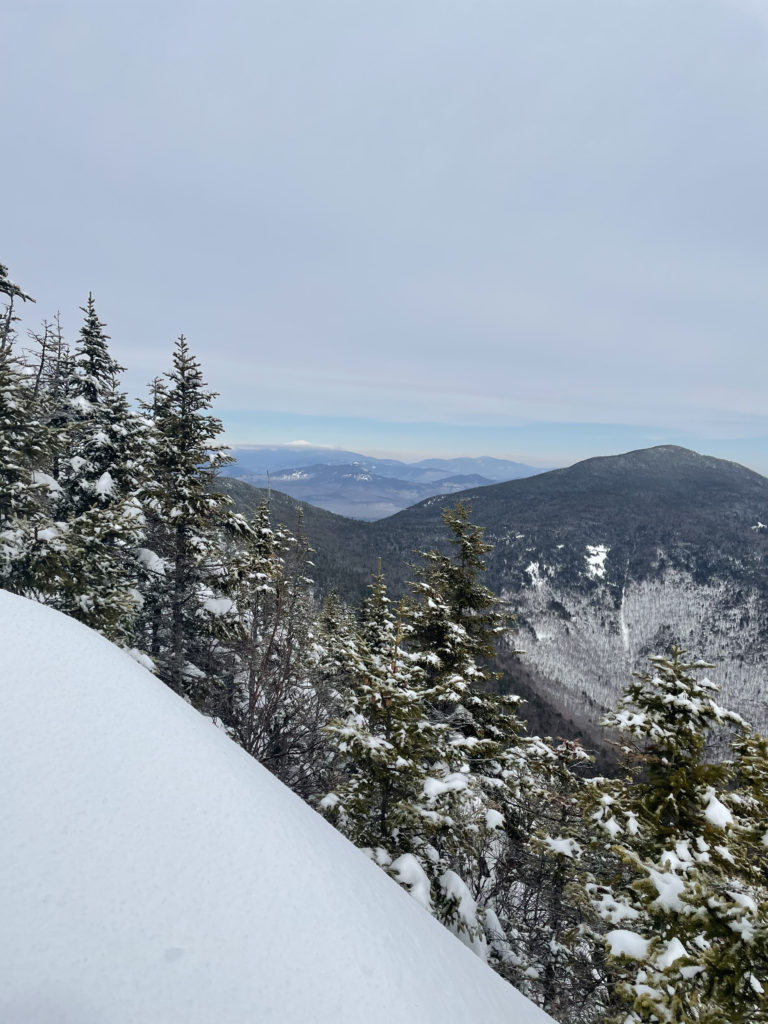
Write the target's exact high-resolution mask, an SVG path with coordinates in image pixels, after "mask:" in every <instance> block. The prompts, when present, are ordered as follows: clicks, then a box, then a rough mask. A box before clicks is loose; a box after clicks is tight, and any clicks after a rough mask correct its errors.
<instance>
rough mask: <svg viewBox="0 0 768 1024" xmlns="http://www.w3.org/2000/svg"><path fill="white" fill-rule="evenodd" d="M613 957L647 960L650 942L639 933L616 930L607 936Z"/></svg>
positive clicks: (622, 929)
mask: <svg viewBox="0 0 768 1024" xmlns="http://www.w3.org/2000/svg"><path fill="white" fill-rule="evenodd" d="M605 938H606V941H607V943H608V948H609V949H610V951H611V956H628V957H631V958H632V959H633V960H645V958H646V957H647V956H648V940H647V939H644V938H643V937H642V935H638V934H637V932H630V931H628V930H627V929H626V928H615V929H614V930H613V931H612V932H608V933H607V934H606V936H605Z"/></svg>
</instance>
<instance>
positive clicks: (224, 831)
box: [0, 592, 550, 1024]
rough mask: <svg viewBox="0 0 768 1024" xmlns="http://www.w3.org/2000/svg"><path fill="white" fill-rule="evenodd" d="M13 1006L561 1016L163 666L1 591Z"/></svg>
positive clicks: (268, 1018) (1, 759)
mask: <svg viewBox="0 0 768 1024" xmlns="http://www.w3.org/2000/svg"><path fill="white" fill-rule="evenodd" d="M0 665H2V670H0V774H1V775H2V778H3V780H4V784H3V786H2V788H1V789H0V873H1V877H2V878H3V901H2V902H3V907H2V914H0V1020H2V1021H3V1024H54V1022H55V1024H103V1022H104V1021H109V1022H110V1024H128V1022H132V1024H139V1022H140V1024H212V1022H214V1021H215V1022H216V1024H246V1022H247V1024H260V1022H275V1024H277V1022H280V1024H292V1022H295V1024H298V1022H302V1024H304V1022H313V1024H314V1022H321V1024H322V1022H333V1024H344V1022H349V1024H353V1022H354V1024H359V1022H360V1021H365V1022H366V1024H376V1022H382V1024H384V1022H385V1021H386V1022H387V1024H391V1022H392V1021H398V1022H403V1024H432V1022H434V1024H438V1022H440V1024H450V1022H456V1024H460V1022H461V1024H469V1022H472V1024H474V1022H476V1021H478V1022H480V1021H482V1022H483V1024H494V1022H499V1024H501V1022H504V1024H544V1022H546V1021H549V1020H550V1018H549V1017H547V1016H546V1014H544V1013H542V1012H541V1011H540V1010H538V1009H537V1008H536V1007H534V1006H533V1005H532V1004H531V1003H529V1002H528V1001H527V1000H526V999H524V998H523V997H522V996H521V995H519V993H517V992H516V991H515V990H514V989H513V988H511V987H510V986H508V985H507V984H506V983H505V982H503V981H501V980H500V979H499V978H498V977H496V975H494V974H493V972H492V971H491V970H490V969H489V968H488V967H486V966H485V965H484V964H483V963H481V962H480V960H479V959H478V958H477V957H476V956H474V955H473V954H472V953H471V952H470V951H469V950H468V949H466V948H465V947H464V946H463V945H462V944H461V943H460V942H458V941H457V940H456V939H455V938H454V937H453V936H451V935H450V934H449V933H448V932H447V931H445V930H444V929H443V928H441V927H440V925H438V924H437V923H436V922H435V921H434V920H433V919H432V918H431V917H430V916H429V915H428V914H426V913H425V912H424V911H423V910H422V909H421V908H420V907H419V906H418V905H417V903H416V902H415V900H413V899H411V898H410V897H409V896H408V895H407V894H406V893H405V892H403V891H402V890H401V889H400V888H399V887H398V886H397V884H396V883H395V882H394V881H392V880H391V879H389V878H387V877H386V875H385V874H384V872H382V871H381V870H380V868H378V867H376V866H375V865H374V864H372V863H370V862H369V861H368V859H367V858H366V857H365V856H364V855H363V854H361V853H360V852H359V851H357V850H355V849H354V848H353V847H352V846H351V845H350V844H349V843H348V842H347V841H346V840H345V839H344V838H343V837H342V836H340V835H339V834H338V833H336V832H335V831H334V830H333V829H332V828H331V827H330V826H329V825H328V824H326V822H324V821H323V820H322V819H321V818H320V816H319V815H317V814H315V813H314V812H313V811H312V810H310V809H309V808H308V807H306V806H305V805H304V804H303V803H302V802H301V801H300V800H299V799H298V798H296V797H295V796H293V794H291V793H290V792H288V791H287V790H286V789H285V788H284V787H283V786H282V785H281V784H280V783H278V782H277V781H276V780H275V779H273V778H272V777H271V776H270V775H269V774H268V773H267V772H266V771H265V770H264V769H262V768H261V766H260V765H258V764H256V762H254V761H253V760H251V759H250V758H249V757H248V756H247V755H246V754H244V753H243V752H242V751H241V750H240V749H239V748H238V747H236V746H235V744H233V743H232V742H231V741H230V740H228V739H227V738H226V737H225V736H224V735H223V734H222V733H221V732H220V731H218V730H217V729H216V728H215V727H214V726H213V725H211V724H210V723H209V722H208V721H207V720H206V719H204V718H202V717H201V716H200V715H198V714H197V713H196V712H195V711H193V710H192V709H191V708H190V707H188V706H187V705H186V704H185V703H184V702H183V701H181V700H180V699H179V698H178V697H176V696H175V695H174V694H173V693H171V691H170V690H168V689H166V688H165V687H164V686H163V685H162V684H160V683H159V682H158V681H157V680H156V679H154V678H153V677H152V676H151V675H150V674H149V673H148V672H147V671H146V670H145V669H143V668H142V667H141V666H140V665H137V664H136V662H135V661H134V660H133V659H132V658H131V657H129V656H128V655H127V654H125V653H123V652H121V651H119V650H117V649H116V648H115V647H113V646H112V645H111V644H109V643H107V641H105V640H103V639H102V638H101V637H99V636H97V635H95V634H94V633H92V632H91V631H89V630H88V629H86V628H85V627H84V626H81V625H80V624H79V623H76V622H74V621H72V620H70V619H67V618H65V617H64V616H63V615H60V614H58V613H56V612H53V611H51V610H50V609H47V608H43V607H41V606H40V605H36V604H33V603H31V602H28V601H25V600H23V599H21V598H17V597H13V596H11V595H9V594H6V593H4V592H0Z"/></svg>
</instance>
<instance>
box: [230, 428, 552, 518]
mask: <svg viewBox="0 0 768 1024" xmlns="http://www.w3.org/2000/svg"><path fill="white" fill-rule="evenodd" d="M232 455H233V456H234V457H235V459H236V461H235V462H234V463H233V464H231V465H230V466H227V467H226V468H225V470H224V472H225V473H226V475H227V476H232V477H234V478H235V479H237V480H244V481H245V482H246V483H249V484H252V485H253V486H255V487H274V488H276V489H277V490H280V491H283V492H284V493H285V494H289V495H290V496H291V497H293V498H296V499H298V500H299V501H302V502H308V503H309V504H311V505H315V506H317V507H318V508H324V509H326V510H328V511H330V512H335V513H337V514H338V515H343V516H349V517H351V518H353V519H363V520H375V519H383V518H385V517H386V516H391V515H393V514H394V513H395V512H399V511H401V510H402V509H404V508H408V507H409V506H410V505H415V504H417V503H418V502H420V501H423V500H424V499H425V498H429V497H433V496H434V495H438V494H453V493H455V492H456V491H461V490H466V489H467V488H468V487H479V486H483V485H485V484H492V483H497V482H499V481H502V480H517V479H520V478H522V477H527V476H533V475H534V474H535V473H540V472H542V470H540V469H536V468H534V467H533V466H526V465H524V464H523V463H520V462H510V461H509V460H507V459H494V458H491V457H489V456H482V457H480V458H456V459H423V460H422V461H421V462H400V461H398V460H397V459H374V458H370V457H369V456H366V455H361V454H360V453H358V452H349V451H343V450H341V449H337V448H319V447H315V446H312V445H308V444H303V443H298V444H292V445H277V446H273V447H242V448H233V449H232Z"/></svg>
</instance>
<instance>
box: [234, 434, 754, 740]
mask: <svg viewBox="0 0 768 1024" xmlns="http://www.w3.org/2000/svg"><path fill="white" fill-rule="evenodd" d="M222 483H223V482H222ZM230 487H232V488H244V485H242V484H237V482H236V481H230V482H229V483H228V484H227V489H230ZM230 493H233V494H234V491H233V490H230ZM247 493H248V494H249V495H250V497H249V499H248V502H249V503H250V502H253V501H255V500H256V498H257V497H258V492H255V491H253V490H251V489H250V488H249V489H247ZM235 496H236V497H237V498H238V501H239V502H240V503H241V507H247V503H246V504H242V502H243V499H244V497H245V493H241V494H240V495H239V496H238V495H235ZM456 497H461V498H462V499H466V500H469V501H471V502H472V519H473V521H474V522H476V523H478V524H480V525H482V526H484V527H485V528H486V538H487V540H488V541H489V542H490V543H492V544H493V550H492V551H491V552H490V553H489V555H488V572H487V581H488V583H489V585H490V586H491V587H492V588H493V589H494V590H495V591H496V592H497V593H500V594H502V595H503V596H504V598H505V599H506V600H507V601H508V602H509V605H510V608H511V609H512V610H513V611H514V612H515V614H516V617H517V633H516V635H515V636H514V643H515V645H516V646H518V647H521V648H523V649H524V650H525V654H524V655H523V656H522V658H521V659H520V661H521V664H522V665H524V666H525V669H526V671H527V672H528V673H530V675H531V677H532V678H534V677H535V679H536V680H538V682H537V684H536V685H537V686H538V696H539V697H540V698H542V699H544V700H546V701H549V702H550V703H551V704H552V705H554V706H556V707H558V708H560V709H561V710H562V711H564V712H565V713H566V714H568V715H574V716H577V717H582V716H583V717H587V718H589V719H591V721H592V722H593V723H596V722H597V720H598V719H599V717H600V715H601V713H602V712H603V711H604V710H605V709H606V708H608V707H609V706H612V705H613V704H614V702H615V700H616V697H617V695H618V694H619V692H620V690H621V688H622V687H623V686H624V685H625V684H626V683H627V681H628V680H629V679H630V677H631V673H632V672H633V671H636V670H638V669H642V668H644V667H645V665H646V660H647V655H648V654H650V653H656V652H659V651H664V650H665V649H666V648H667V647H668V645H669V644H670V643H671V642H673V641H676V642H678V643H681V644H682V645H683V646H684V647H686V648H687V649H688V650H689V651H690V652H691V654H692V655H695V656H696V657H698V658H703V659H704V660H707V661H711V662H713V663H714V665H715V668H714V669H713V671H712V677H713V678H714V679H715V680H717V681H719V682H720V683H721V684H722V685H723V689H724V698H723V699H724V703H726V704H727V705H729V706H731V707H734V708H735V709H736V710H739V711H740V712H741V713H742V714H744V715H745V717H746V718H748V719H749V720H750V721H752V722H754V724H756V725H757V726H759V727H760V728H762V729H766V727H768V704H767V703H766V698H767V696H768V479H766V478H765V477H763V476H760V475H759V474H758V473H754V472H752V471H751V470H748V469H746V468H744V467H743V466H739V465H737V464H735V463H732V462H726V461H724V460H722V459H715V458H710V457H708V456H703V455H698V454H696V453H695V452H692V451H688V450H687V449H684V448H678V447H674V446H662V447H658V448H651V449H645V450H641V451H636V452H629V453H627V454H626V455H619V456H610V457H605V458H595V459H588V460H586V461H584V462H580V463H577V464H576V465H575V466H571V467H570V468H568V469H559V470H554V471H552V472H548V473H541V474H540V475H536V476H532V477H529V478H527V479H518V480H512V481H509V482H506V483H499V484H495V485H492V486H484V487H472V488H470V489H468V490H465V491H461V492H459V493H458V495H452V496H451V498H450V499H447V500H442V499H440V498H435V497H430V498H428V499H427V500H426V501H423V502H421V503H420V504H418V505H416V506H415V507H412V508H409V509H407V510H405V511H402V512H399V513H398V514H397V515H394V516H391V517H390V518H388V519H384V520H381V521H378V522H373V523H363V522H354V521H351V520H349V519H340V518H338V517H336V516H332V515H330V514H329V513H327V512H320V511H319V510H315V509H311V508H307V509H306V515H305V526H306V532H307V535H308V537H309V539H310V541H311V542H312V545H313V547H314V548H315V549H316V551H317V554H316V555H314V556H313V560H314V562H315V570H314V573H315V577H316V579H317V581H318V585H319V588H320V589H321V590H322V591H327V590H330V589H332V588H333V589H336V590H338V591H339V593H341V594H342V596H346V597H348V598H350V599H357V598H358V597H359V596H360V595H361V594H362V593H363V592H364V591H365V587H366V585H367V582H368V581H369V579H370V573H371V572H372V570H373V569H374V567H375V564H376V558H377V557H378V556H381V558H382V560H383V565H384V569H385V571H386V572H387V575H388V579H389V582H390V586H391V589H392V591H393V594H397V593H399V592H402V591H403V590H404V589H405V586H406V581H407V580H408V579H409V578H412V570H411V569H410V568H409V564H411V563H413V562H414V560H415V558H414V554H413V553H414V551H415V550H423V549H429V548H432V547H438V548H440V547H444V546H445V531H444V529H443V527H442V523H441V520H440V511H441V509H442V508H443V507H445V506H446V505H449V504H451V503H452V502H453V501H454V500H455V498H456ZM275 498H277V496H275ZM278 500H279V502H280V503H281V506H280V507H279V508H278V506H277V504H274V506H273V507H274V510H275V515H276V517H277V518H278V519H282V521H285V522H288V524H289V525H290V521H289V520H290V517H291V516H295V510H294V509H295V506H294V504H293V502H291V501H290V499H287V498H282V497H281V498H279V499H278ZM512 660H514V659H512ZM506 661H507V662H508V663H509V662H510V658H509V657H507V658H506Z"/></svg>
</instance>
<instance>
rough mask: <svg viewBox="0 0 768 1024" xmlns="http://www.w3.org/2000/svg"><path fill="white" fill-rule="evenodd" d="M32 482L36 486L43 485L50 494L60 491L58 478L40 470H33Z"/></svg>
mask: <svg viewBox="0 0 768 1024" xmlns="http://www.w3.org/2000/svg"><path fill="white" fill-rule="evenodd" d="M32 482H33V483H35V484H37V486H38V487H45V488H46V489H47V490H48V491H49V492H50V493H51V494H58V493H59V492H60V491H61V487H60V486H59V482H58V480H54V478H53V477H52V476H49V475H48V474H47V473H42V472H41V471H40V470H35V472H34V473H33V474H32Z"/></svg>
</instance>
